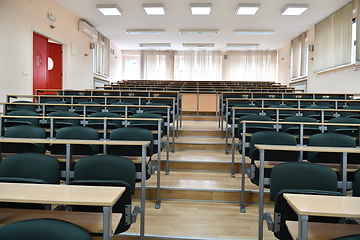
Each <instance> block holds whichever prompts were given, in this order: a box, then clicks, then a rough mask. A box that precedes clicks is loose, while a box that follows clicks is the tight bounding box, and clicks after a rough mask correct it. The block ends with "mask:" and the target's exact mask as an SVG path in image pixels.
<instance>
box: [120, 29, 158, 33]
mask: <svg viewBox="0 0 360 240" xmlns="http://www.w3.org/2000/svg"><path fill="white" fill-rule="evenodd" d="M126 33H127V34H165V29H126Z"/></svg>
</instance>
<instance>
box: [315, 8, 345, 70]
mask: <svg viewBox="0 0 360 240" xmlns="http://www.w3.org/2000/svg"><path fill="white" fill-rule="evenodd" d="M351 51H352V3H349V4H347V5H345V6H344V7H342V8H341V9H339V10H338V11H336V12H335V13H333V14H331V15H330V16H329V17H327V18H325V19H324V20H323V21H321V22H320V23H318V24H316V25H315V53H314V54H315V55H314V56H315V59H314V71H315V72H320V71H325V70H329V69H334V68H336V67H340V66H345V65H348V64H350V63H351Z"/></svg>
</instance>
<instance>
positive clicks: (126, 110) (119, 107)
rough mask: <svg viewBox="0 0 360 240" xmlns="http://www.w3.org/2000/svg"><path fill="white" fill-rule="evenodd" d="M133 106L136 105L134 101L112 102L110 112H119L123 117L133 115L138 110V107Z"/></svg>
mask: <svg viewBox="0 0 360 240" xmlns="http://www.w3.org/2000/svg"><path fill="white" fill-rule="evenodd" d="M125 105H130V106H128V107H126V106H125ZM112 106H114V107H112ZM131 106H135V105H134V104H133V103H126V102H116V103H111V106H110V107H109V112H111V113H117V114H119V115H120V116H122V117H125V116H127V117H131V116H132V115H133V114H134V113H135V112H136V109H135V108H134V107H131Z"/></svg>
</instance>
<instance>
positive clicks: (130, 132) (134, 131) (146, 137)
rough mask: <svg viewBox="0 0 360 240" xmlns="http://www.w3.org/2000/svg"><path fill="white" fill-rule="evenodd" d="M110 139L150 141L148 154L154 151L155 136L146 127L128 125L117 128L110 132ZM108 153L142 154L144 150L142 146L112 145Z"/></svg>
mask: <svg viewBox="0 0 360 240" xmlns="http://www.w3.org/2000/svg"><path fill="white" fill-rule="evenodd" d="M110 140H126V141H150V145H149V147H148V149H147V156H151V155H152V154H153V152H154V136H153V134H152V132H151V131H150V130H148V129H145V128H138V127H131V128H130V127H127V128H118V129H115V130H114V131H112V132H111V133H110ZM107 153H108V154H113V155H118V156H141V153H142V150H141V146H131V145H129V146H120V145H118V146H115V145H110V146H108V149H107Z"/></svg>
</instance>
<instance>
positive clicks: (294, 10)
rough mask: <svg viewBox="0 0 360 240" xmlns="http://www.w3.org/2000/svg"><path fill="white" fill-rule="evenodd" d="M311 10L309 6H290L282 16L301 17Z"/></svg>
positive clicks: (283, 11) (286, 7)
mask: <svg viewBox="0 0 360 240" xmlns="http://www.w3.org/2000/svg"><path fill="white" fill-rule="evenodd" d="M308 8H309V5H308V4H288V5H286V6H285V8H284V9H283V10H282V11H281V14H282V15H293V16H297V15H301V14H302V13H303V12H305V11H306V10H307V9H308Z"/></svg>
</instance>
